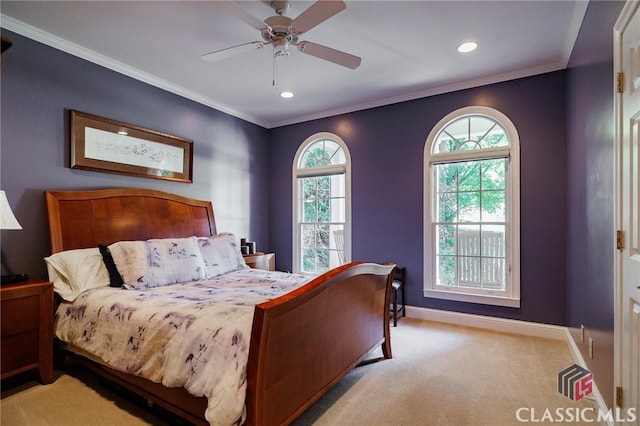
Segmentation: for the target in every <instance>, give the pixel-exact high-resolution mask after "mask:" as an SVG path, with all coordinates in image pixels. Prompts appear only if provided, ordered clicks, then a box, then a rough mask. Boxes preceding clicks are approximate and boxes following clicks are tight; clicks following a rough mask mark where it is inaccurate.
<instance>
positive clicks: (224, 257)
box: [198, 233, 249, 278]
mask: <svg viewBox="0 0 640 426" xmlns="http://www.w3.org/2000/svg"><path fill="white" fill-rule="evenodd" d="M198 247H200V252H201V253H202V258H203V259H204V266H205V270H206V274H207V278H213V277H216V276H218V275H222V274H226V273H227V272H231V271H237V270H238V269H246V268H249V266H247V264H246V263H245V261H244V257H242V253H241V252H240V244H239V243H238V240H237V239H236V237H235V235H233V234H231V233H221V234H218V235H214V236H213V237H200V238H198Z"/></svg>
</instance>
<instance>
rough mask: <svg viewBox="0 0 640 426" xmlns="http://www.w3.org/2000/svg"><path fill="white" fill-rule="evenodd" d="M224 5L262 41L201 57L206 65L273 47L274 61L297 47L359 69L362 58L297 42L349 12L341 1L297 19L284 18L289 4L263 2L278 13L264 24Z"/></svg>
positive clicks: (329, 0) (321, 3)
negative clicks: (309, 32)
mask: <svg viewBox="0 0 640 426" xmlns="http://www.w3.org/2000/svg"><path fill="white" fill-rule="evenodd" d="M224 3H225V4H226V5H227V6H228V7H229V9H230V11H231V13H233V14H234V15H235V16H236V17H237V18H239V19H240V20H242V21H244V22H246V23H247V24H249V25H251V26H252V27H254V28H255V29H257V30H258V31H260V34H261V35H262V40H261V41H251V42H248V43H243V44H239V45H236V46H232V47H227V48H225V49H221V50H216V51H214V52H211V53H207V54H204V55H202V56H201V58H202V59H203V60H205V61H207V62H215V61H218V60H221V59H224V58H228V57H230V56H235V55H238V54H241V53H244V52H249V51H253V50H257V49H262V48H263V47H265V46H267V45H271V46H273V49H274V59H275V58H277V57H279V56H288V55H289V50H288V49H289V47H290V46H296V47H297V48H298V50H299V51H300V52H302V53H306V54H307V55H311V56H315V57H316V58H320V59H324V60H325V61H329V62H333V63H335V64H338V65H342V66H343V67H347V68H351V69H356V68H358V66H360V62H361V61H362V59H361V58H360V57H358V56H354V55H351V54H349V53H345V52H342V51H340V50H336V49H332V48H330V47H327V46H322V45H320V44H317V43H312V42H310V41H300V40H298V36H300V35H302V34H304V33H306V32H307V31H309V30H310V29H311V28H313V27H315V26H317V25H319V24H321V23H322V22H324V21H326V20H327V19H329V18H331V17H332V16H334V15H335V14H337V13H339V12H341V11H343V10H344V9H346V8H347V5H346V4H345V3H344V2H343V1H341V0H339V1H336V0H318V1H316V2H315V3H313V4H312V5H311V6H309V8H307V9H306V10H305V11H304V12H302V13H301V14H300V15H299V16H298V17H297V18H295V19H292V18H289V17H288V16H285V13H286V11H287V9H288V8H289V7H291V2H290V1H264V2H263V3H266V4H268V5H269V6H271V7H272V8H273V10H274V11H275V12H276V15H275V16H271V17H269V18H267V19H265V20H264V22H263V21H261V20H259V19H258V18H256V17H254V16H253V15H251V14H250V13H248V12H247V11H246V10H244V9H243V8H242V7H241V6H240V5H238V4H237V3H235V2H233V1H228V2H224Z"/></svg>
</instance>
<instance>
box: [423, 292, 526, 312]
mask: <svg viewBox="0 0 640 426" xmlns="http://www.w3.org/2000/svg"><path fill="white" fill-rule="evenodd" d="M424 297H430V298H433V299H444V300H455V301H458V302H469V303H480V304H483V305H494V306H507V307H510V308H519V307H520V298H515V297H505V296H495V295H488V294H487V295H484V294H470V293H459V292H452V291H443V290H431V289H429V290H427V289H425V290H424Z"/></svg>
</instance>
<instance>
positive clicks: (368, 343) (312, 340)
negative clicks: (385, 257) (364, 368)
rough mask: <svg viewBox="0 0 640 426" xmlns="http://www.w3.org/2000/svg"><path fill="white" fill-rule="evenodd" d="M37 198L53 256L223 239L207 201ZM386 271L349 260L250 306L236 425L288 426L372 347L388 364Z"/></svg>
mask: <svg viewBox="0 0 640 426" xmlns="http://www.w3.org/2000/svg"><path fill="white" fill-rule="evenodd" d="M45 198H46V203H47V209H48V217H49V228H50V239H51V251H52V254H56V253H65V252H68V251H72V250H79V249H87V248H95V247H96V246H97V245H98V244H102V245H110V244H114V243H118V242H122V241H145V240H150V239H168V238H183V237H184V238H187V237H192V236H198V237H201V238H206V237H211V238H215V237H216V236H217V235H221V234H217V231H216V225H215V219H214V211H213V206H212V204H211V203H210V202H209V201H201V200H195V199H191V198H187V197H183V196H180V195H175V194H170V193H165V192H161V191H156V190H147V189H135V188H115V189H97V190H79V191H46V192H45ZM394 268H395V265H393V264H387V265H379V264H374V263H362V262H355V263H350V264H347V265H343V266H340V267H338V268H335V269H333V270H330V271H328V272H327V273H325V274H323V275H321V276H318V277H316V278H314V279H311V280H310V281H307V282H305V283H297V284H296V286H295V287H294V289H293V290H291V291H288V292H286V293H284V294H282V295H278V296H274V297H273V298H269V299H268V300H266V301H263V302H260V303H258V304H256V305H255V307H253V306H252V307H251V309H252V311H253V312H252V313H253V315H252V319H251V324H250V331H249V335H250V339H249V342H248V349H247V351H248V355H247V360H246V366H244V367H243V368H245V372H246V374H245V375H246V393H245V394H244V412H243V416H242V420H239V421H238V423H241V422H244V424H247V425H279V424H288V423H290V422H292V421H293V420H294V419H295V418H296V417H298V416H299V415H300V414H301V413H302V412H304V411H305V410H306V409H307V408H308V407H309V406H310V405H311V404H313V403H314V402H315V401H316V400H317V399H318V398H320V397H321V396H322V395H323V394H324V393H325V392H326V391H327V390H329V389H330V388H331V387H332V386H333V385H334V384H335V383H336V382H338V381H339V380H340V379H341V378H342V377H343V376H344V375H346V374H347V373H348V372H349V371H351V369H353V368H354V367H356V366H357V365H358V364H360V363H361V362H362V361H363V360H364V359H365V358H366V357H367V356H368V355H369V354H370V353H371V352H372V351H373V350H374V349H376V348H381V351H382V357H381V359H389V358H391V357H392V352H391V341H390V334H389V302H390V297H391V283H392V276H393V270H394ZM239 273H251V271H240V272H239ZM276 274H278V273H277V272H276ZM279 274H283V273H279ZM285 279H286V277H285ZM92 291H94V290H92ZM99 291H102V289H97V290H95V293H96V294H97V293H98V292H99ZM87 293H90V292H87ZM140 303H143V302H140ZM66 349H68V353H69V354H70V355H71V356H74V358H76V359H78V360H79V362H81V363H82V364H83V365H85V366H87V367H88V368H90V369H92V370H93V371H95V372H97V373H98V374H100V375H101V376H103V377H105V378H107V379H108V380H110V381H112V382H114V383H116V384H117V385H119V386H121V387H123V388H125V389H127V390H129V391H131V392H133V393H135V394H137V395H140V396H142V397H143V398H145V399H146V400H147V401H148V402H149V403H151V404H156V405H158V406H161V407H163V408H164V409H166V410H168V411H171V412H172V413H174V414H176V415H178V416H180V417H181V418H183V419H185V420H187V421H189V422H190V423H193V424H198V425H200V424H202V425H205V424H216V423H217V422H216V421H215V420H214V421H211V419H209V421H207V420H206V419H205V414H204V413H205V411H206V410H207V403H208V399H207V398H206V397H203V396H199V397H196V396H193V395H191V394H190V393H189V392H187V390H186V389H185V388H183V387H168V386H163V385H162V384H161V383H156V382H155V381H152V380H148V379H145V378H143V377H140V376H138V375H133V374H128V373H126V372H123V371H121V370H120V369H116V368H111V367H109V366H107V365H106V363H105V362H102V361H101V360H99V359H95V357H93V356H91V354H89V353H83V350H82V349H80V348H75V349H76V350H74V348H73V347H70V346H67V347H66ZM82 355H86V356H82Z"/></svg>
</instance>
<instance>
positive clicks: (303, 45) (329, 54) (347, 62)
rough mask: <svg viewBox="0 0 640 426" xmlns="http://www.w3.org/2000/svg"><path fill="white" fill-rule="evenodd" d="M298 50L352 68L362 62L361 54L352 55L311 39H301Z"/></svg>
mask: <svg viewBox="0 0 640 426" xmlns="http://www.w3.org/2000/svg"><path fill="white" fill-rule="evenodd" d="M298 50H299V51H301V52H302V53H306V54H307V55H311V56H315V57H316V58H320V59H324V60H325V61H329V62H333V63H334V64H338V65H342V66H343V67H347V68H351V69H352V70H353V69H356V68H358V67H359V66H360V63H361V62H362V58H360V57H359V56H354V55H350V54H349V53H345V52H342V51H340V50H336V49H332V48H330V47H327V46H322V45H321V44H316V43H312V42H310V41H301V42H300V43H298Z"/></svg>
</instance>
